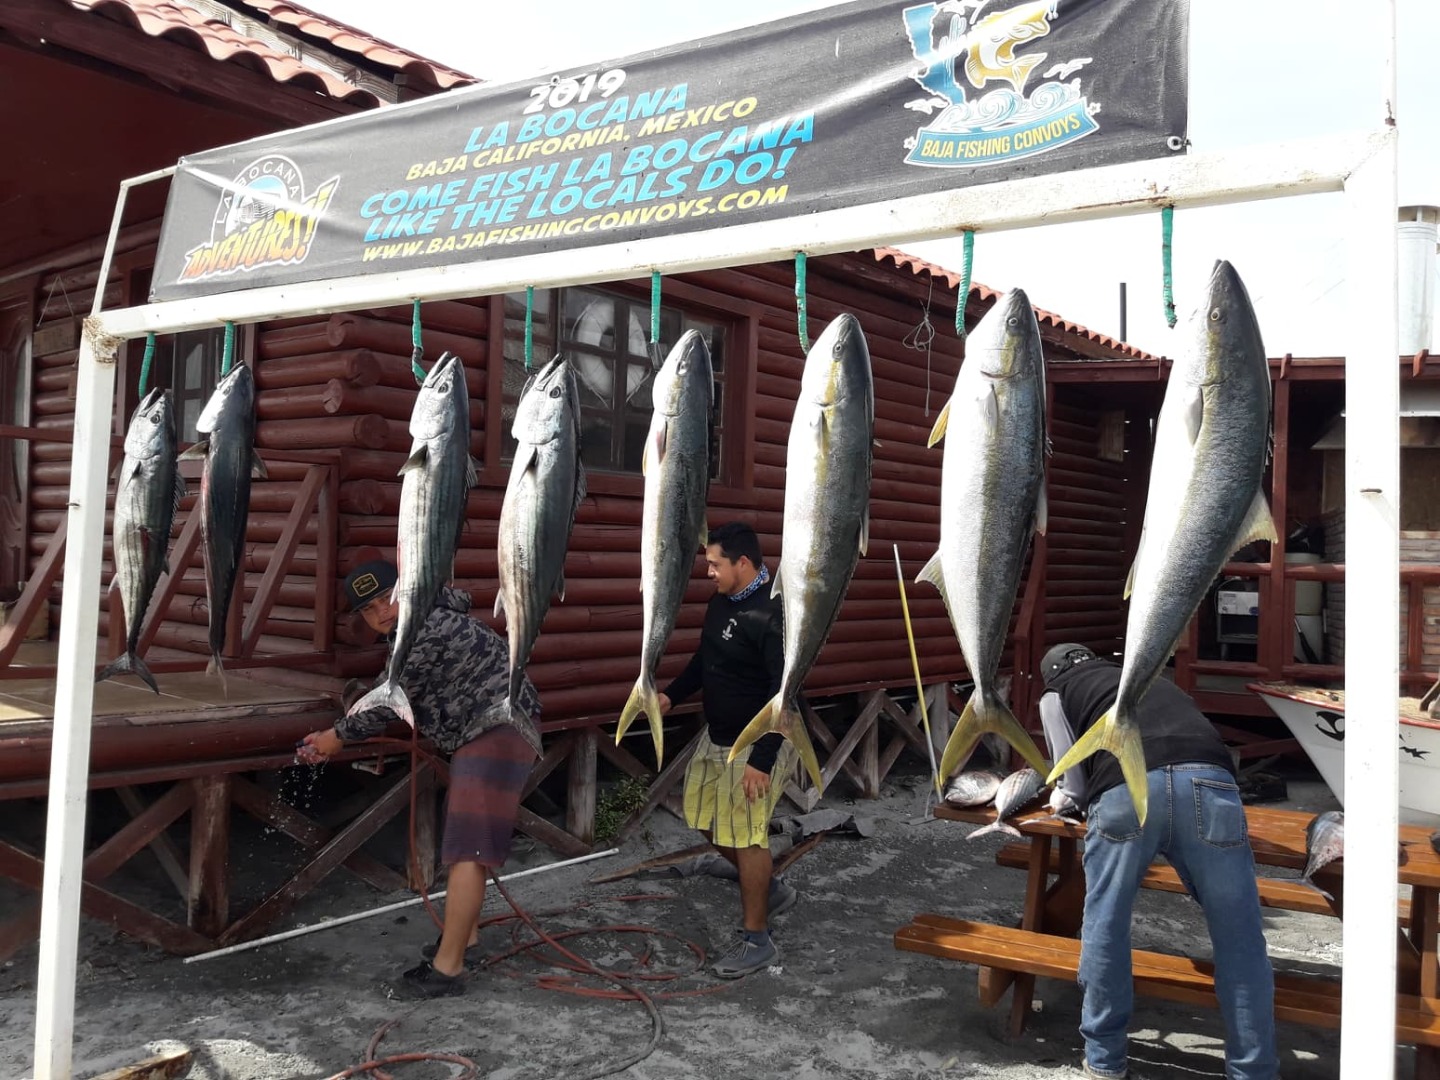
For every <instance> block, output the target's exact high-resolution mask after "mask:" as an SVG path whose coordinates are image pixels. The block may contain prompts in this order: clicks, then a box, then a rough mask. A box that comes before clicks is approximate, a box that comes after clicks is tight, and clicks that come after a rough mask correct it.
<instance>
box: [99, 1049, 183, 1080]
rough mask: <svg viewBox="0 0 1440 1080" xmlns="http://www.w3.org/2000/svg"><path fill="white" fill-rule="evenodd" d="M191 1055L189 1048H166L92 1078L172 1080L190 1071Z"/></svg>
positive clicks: (107, 1079) (100, 1079)
mask: <svg viewBox="0 0 1440 1080" xmlns="http://www.w3.org/2000/svg"><path fill="white" fill-rule="evenodd" d="M193 1057H194V1055H193V1054H192V1053H191V1052H190V1051H189V1050H168V1051H166V1052H165V1053H163V1054H156V1055H154V1056H152V1057H148V1058H146V1059H145V1060H144V1061H137V1062H136V1063H135V1064H134V1065H123V1066H121V1067H120V1068H118V1069H111V1070H110V1071H109V1072H107V1073H101V1074H100V1075H99V1076H97V1077H95V1078H94V1080H172V1078H175V1077H181V1076H184V1075H186V1074H187V1073H188V1072H189V1071H190V1064H191V1061H192V1059H193Z"/></svg>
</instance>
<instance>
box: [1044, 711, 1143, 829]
mask: <svg viewBox="0 0 1440 1080" xmlns="http://www.w3.org/2000/svg"><path fill="white" fill-rule="evenodd" d="M1097 750H1108V751H1109V752H1110V753H1111V754H1113V755H1114V756H1115V758H1116V760H1117V761H1119V762H1120V771H1121V772H1122V773H1124V775H1125V786H1126V787H1128V788H1129V789H1130V799H1131V801H1132V802H1133V803H1134V804H1135V816H1136V817H1137V818H1138V819H1139V820H1140V824H1141V825H1144V824H1145V811H1146V809H1147V807H1148V805H1149V802H1150V786H1149V781H1148V780H1146V778H1145V748H1144V747H1143V746H1142V745H1141V743H1140V730H1139V728H1137V727H1136V726H1135V723H1134V721H1133V720H1131V719H1130V718H1129V717H1128V716H1127V717H1125V718H1124V719H1123V720H1122V719H1120V718H1119V717H1118V716H1117V714H1116V712H1115V710H1114V709H1113V708H1111V709H1107V710H1106V711H1105V714H1104V715H1103V716H1101V717H1100V719H1099V720H1097V721H1096V722H1095V725H1094V726H1093V727H1091V729H1090V730H1089V731H1087V732H1085V734H1084V735H1082V736H1081V737H1080V739H1079V740H1078V741H1077V742H1076V743H1075V745H1074V746H1072V747H1070V749H1069V750H1068V751H1066V753H1065V755H1064V756H1063V757H1062V758H1061V759H1060V760H1059V761H1057V762H1056V763H1055V767H1054V768H1053V769H1051V770H1050V775H1049V777H1048V778H1047V779H1046V783H1050V784H1053V783H1055V782H1056V781H1057V780H1059V779H1060V777H1061V776H1063V775H1064V774H1065V772H1066V770H1068V769H1071V768H1074V767H1075V766H1076V765H1079V764H1080V762H1082V761H1084V760H1085V759H1086V758H1088V757H1089V756H1090V755H1091V754H1093V753H1095V751H1097Z"/></svg>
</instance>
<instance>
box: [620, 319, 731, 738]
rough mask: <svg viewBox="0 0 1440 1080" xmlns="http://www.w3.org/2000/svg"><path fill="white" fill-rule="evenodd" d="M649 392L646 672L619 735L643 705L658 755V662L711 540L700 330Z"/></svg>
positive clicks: (678, 347)
mask: <svg viewBox="0 0 1440 1080" xmlns="http://www.w3.org/2000/svg"><path fill="white" fill-rule="evenodd" d="M651 396H652V398H653V400H654V403H655V412H654V415H653V416H652V417H651V420H650V434H649V437H648V438H647V439H646V440H645V456H644V459H643V470H644V473H645V509H644V514H643V517H642V519H641V527H640V592H641V593H642V595H643V597H644V608H645V631H644V645H643V648H642V651H641V654H640V677H639V678H638V679H636V680H635V689H634V690H632V691H631V692H630V700H628V701H627V702H625V709H624V711H623V712H622V713H621V714H620V723H619V725H618V726H617V727H616V728H615V741H616V742H617V743H618V742H619V741H620V738H621V736H623V735H624V734H625V732H626V731H628V730H629V728H630V724H631V723H632V722H633V721H634V719H635V717H636V716H638V715H639V714H640V713H641V712H642V711H643V712H644V713H645V715H646V716H648V717H649V718H650V735H651V737H652V738H653V739H654V741H655V761H656V764H657V765H658V764H659V763H660V761H661V760H662V758H663V756H664V740H665V729H664V728H663V726H662V725H661V717H660V694H659V691H658V690H657V689H656V688H655V669H656V668H657V667H659V666H660V658H661V657H662V656H664V655H665V646H666V644H667V643H668V642H669V641H670V632H671V631H672V630H674V629H675V616H676V615H677V614H678V613H679V611H680V604H681V602H682V601H683V600H684V599H685V587H686V586H687V585H689V584H690V575H691V572H692V571H693V570H694V567H695V554H696V552H697V551H698V550H699V549H700V547H701V546H702V545H703V544H704V543H705V541H706V538H707V530H706V528H705V496H706V494H707V493H708V491H709V488H710V418H711V411H712V409H713V407H714V397H715V376H714V373H713V372H712V371H711V368H710V350H709V348H707V347H706V345H705V339H704V338H702V337H701V336H700V335H699V334H698V333H697V332H696V331H694V330H687V331H686V332H685V333H684V335H682V336H681V338H680V340H679V341H678V342H676V343H675V347H674V348H673V349H671V350H670V355H669V356H667V357H666V358H665V363H664V364H663V365H662V366H661V368H660V371H659V373H658V374H657V375H656V376H655V383H654V386H653V388H652V392H651Z"/></svg>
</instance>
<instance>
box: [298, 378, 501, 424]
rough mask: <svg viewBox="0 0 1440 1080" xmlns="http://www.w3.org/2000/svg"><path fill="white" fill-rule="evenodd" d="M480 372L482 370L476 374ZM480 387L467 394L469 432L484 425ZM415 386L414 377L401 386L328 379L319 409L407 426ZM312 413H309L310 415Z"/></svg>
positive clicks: (415, 390) (413, 404) (412, 404)
mask: <svg viewBox="0 0 1440 1080" xmlns="http://www.w3.org/2000/svg"><path fill="white" fill-rule="evenodd" d="M479 374H480V375H483V372H481V373H479ZM483 393H484V387H483V385H482V386H481V387H480V388H479V390H478V391H477V393H475V394H472V395H471V397H470V428H471V431H472V432H477V431H483V430H484V428H485V400H484V397H483ZM416 394H417V387H416V386H415V385H414V380H413V379H412V380H411V385H410V386H409V387H405V388H398V387H393V386H363V387H361V386H348V385H346V384H345V383H343V382H340V381H339V380H338V379H331V380H330V381H329V382H328V383H326V384H325V387H324V396H323V402H322V404H323V408H324V411H325V412H327V413H339V414H346V415H353V414H356V413H375V414H376V415H378V416H383V417H385V418H386V419H387V420H392V421H403V422H404V423H405V424H406V426H407V428H408V426H409V422H410V414H411V413H412V412H414V410H415V398H416ZM312 415H313V414H312Z"/></svg>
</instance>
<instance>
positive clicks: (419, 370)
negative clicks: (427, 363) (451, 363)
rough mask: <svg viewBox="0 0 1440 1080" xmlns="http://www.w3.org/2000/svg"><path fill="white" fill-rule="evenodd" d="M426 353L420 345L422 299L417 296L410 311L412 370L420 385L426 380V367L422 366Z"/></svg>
mask: <svg viewBox="0 0 1440 1080" xmlns="http://www.w3.org/2000/svg"><path fill="white" fill-rule="evenodd" d="M424 355H425V354H424V351H423V350H422V349H421V347H420V301H419V299H418V298H417V299H416V301H415V306H414V308H412V309H411V313H410V370H411V372H413V373H414V375H415V382H416V383H417V384H420V385H423V384H424V382H425V369H424V368H423V367H421V366H420V357H422V356H424Z"/></svg>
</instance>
